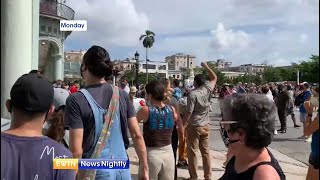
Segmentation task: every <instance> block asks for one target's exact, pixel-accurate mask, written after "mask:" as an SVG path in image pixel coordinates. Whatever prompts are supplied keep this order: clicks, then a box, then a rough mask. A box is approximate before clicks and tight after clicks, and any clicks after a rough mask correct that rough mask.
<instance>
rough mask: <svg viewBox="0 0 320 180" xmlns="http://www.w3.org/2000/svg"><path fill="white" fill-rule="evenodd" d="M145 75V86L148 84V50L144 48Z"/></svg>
mask: <svg viewBox="0 0 320 180" xmlns="http://www.w3.org/2000/svg"><path fill="white" fill-rule="evenodd" d="M146 74H147V78H146V84H147V83H148V82H149V81H148V77H149V75H148V48H146Z"/></svg>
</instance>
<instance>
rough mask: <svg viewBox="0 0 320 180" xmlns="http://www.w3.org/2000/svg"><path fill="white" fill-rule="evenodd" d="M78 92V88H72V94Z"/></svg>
mask: <svg viewBox="0 0 320 180" xmlns="http://www.w3.org/2000/svg"><path fill="white" fill-rule="evenodd" d="M77 91H78V88H77V87H76V86H71V87H70V93H71V94H73V93H76V92H77Z"/></svg>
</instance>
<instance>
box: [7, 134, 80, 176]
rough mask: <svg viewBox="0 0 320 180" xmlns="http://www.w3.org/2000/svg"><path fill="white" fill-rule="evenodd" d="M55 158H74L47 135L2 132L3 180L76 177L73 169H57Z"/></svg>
mask: <svg viewBox="0 0 320 180" xmlns="http://www.w3.org/2000/svg"><path fill="white" fill-rule="evenodd" d="M54 158H72V154H71V152H70V151H69V150H68V149H67V148H65V147H64V146H63V145H62V144H60V143H58V142H56V141H54V140H52V139H50V138H48V137H46V136H42V137H22V136H15V135H11V134H6V133H3V132H2V133H1V180H13V179H21V180H30V179H31V180H34V179H55V180H74V179H75V173H74V171H73V170H55V169H53V159H54Z"/></svg>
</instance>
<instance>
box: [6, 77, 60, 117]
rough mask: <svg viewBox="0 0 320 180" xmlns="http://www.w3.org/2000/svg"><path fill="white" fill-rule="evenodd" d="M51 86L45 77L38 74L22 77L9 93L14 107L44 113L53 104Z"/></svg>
mask: <svg viewBox="0 0 320 180" xmlns="http://www.w3.org/2000/svg"><path fill="white" fill-rule="evenodd" d="M53 95H54V92H53V86H52V84H51V83H50V82H49V81H48V79H47V78H46V77H44V76H43V75H40V74H25V75H22V76H21V77H20V78H19V79H18V80H17V81H16V82H15V83H14V85H13V86H12V88H11V91H10V98H11V103H12V105H13V106H14V107H18V108H21V109H23V110H26V111H29V112H46V111H48V110H49V109H50V107H51V106H52V103H53Z"/></svg>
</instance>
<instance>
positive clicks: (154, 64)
mask: <svg viewBox="0 0 320 180" xmlns="http://www.w3.org/2000/svg"><path fill="white" fill-rule="evenodd" d="M113 67H114V68H115V69H117V70H119V71H120V72H123V73H124V72H125V71H130V70H135V67H136V60H135V59H129V58H127V59H125V60H115V61H114V66H113ZM146 70H147V64H146V63H145V62H142V61H139V73H146ZM123 73H120V74H123ZM148 74H159V75H161V76H163V77H166V78H168V63H166V62H159V61H148Z"/></svg>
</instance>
